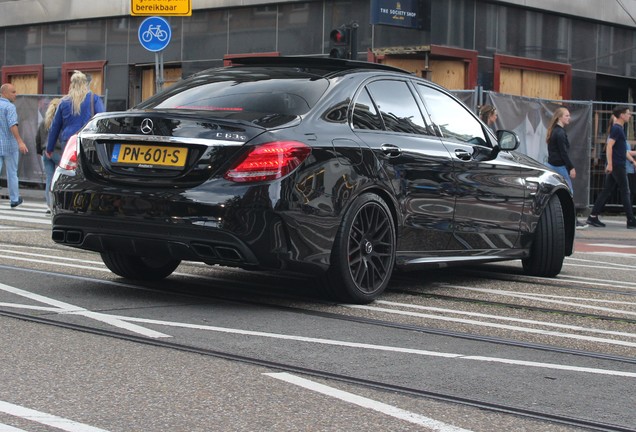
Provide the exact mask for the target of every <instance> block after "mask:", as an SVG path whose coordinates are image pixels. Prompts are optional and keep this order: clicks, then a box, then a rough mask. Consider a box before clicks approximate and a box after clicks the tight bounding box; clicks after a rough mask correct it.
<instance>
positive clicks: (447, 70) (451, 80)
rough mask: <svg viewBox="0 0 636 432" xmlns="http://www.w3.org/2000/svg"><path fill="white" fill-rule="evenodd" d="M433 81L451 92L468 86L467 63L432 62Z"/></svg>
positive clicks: (451, 61) (450, 61)
mask: <svg viewBox="0 0 636 432" xmlns="http://www.w3.org/2000/svg"><path fill="white" fill-rule="evenodd" d="M430 67H431V71H432V74H431V81H433V82H434V83H436V84H439V85H441V86H443V87H446V88H447V89H451V90H463V89H464V88H465V86H466V63H464V62H463V61H453V60H431V62H430Z"/></svg>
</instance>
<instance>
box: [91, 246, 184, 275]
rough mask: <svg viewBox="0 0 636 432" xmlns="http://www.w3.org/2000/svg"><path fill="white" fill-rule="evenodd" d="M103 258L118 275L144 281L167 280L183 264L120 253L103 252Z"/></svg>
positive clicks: (171, 260)
mask: <svg viewBox="0 0 636 432" xmlns="http://www.w3.org/2000/svg"><path fill="white" fill-rule="evenodd" d="M101 256H102V261H104V264H106V267H108V269H109V270H110V271H112V272H113V273H115V274H116V275H118V276H121V277H124V278H126V279H135V280H144V281H156V280H161V279H165V278H167V277H168V276H170V275H171V274H172V272H174V271H175V269H176V268H177V267H178V266H179V264H180V263H181V261H180V260H173V259H161V258H145V257H139V256H135V255H126V254H122V253H119V252H102V253H101Z"/></svg>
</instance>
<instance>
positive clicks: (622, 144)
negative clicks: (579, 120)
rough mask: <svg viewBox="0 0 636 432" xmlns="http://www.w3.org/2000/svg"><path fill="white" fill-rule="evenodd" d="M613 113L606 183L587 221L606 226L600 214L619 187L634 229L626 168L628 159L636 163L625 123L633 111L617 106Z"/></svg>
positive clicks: (590, 223) (631, 227)
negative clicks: (628, 143) (629, 146)
mask: <svg viewBox="0 0 636 432" xmlns="http://www.w3.org/2000/svg"><path fill="white" fill-rule="evenodd" d="M612 114H613V115H614V117H615V120H614V124H613V125H612V126H611V128H610V132H609V136H608V138H607V147H606V150H605V154H606V155H607V166H606V167H605V173H606V174H605V185H604V186H603V190H602V191H601V194H600V195H599V196H598V197H597V198H596V202H595V203H594V207H593V208H592V212H591V213H590V216H589V217H588V218H587V223H588V224H589V225H592V226H595V227H604V226H605V224H604V223H603V222H601V221H600V220H599V218H598V215H599V214H600V213H602V212H603V209H604V208H605V203H606V202H607V200H608V199H609V197H610V196H611V195H612V193H614V191H615V190H616V188H617V187H618V189H619V191H620V196H621V200H622V201H623V208H624V209H625V216H626V218H627V228H628V229H634V228H636V219H634V211H633V209H632V201H631V197H630V191H629V184H628V182H627V172H626V169H625V166H626V163H627V162H626V161H627V160H629V161H631V162H632V164H636V161H635V160H634V158H633V156H632V155H631V154H630V153H629V152H628V147H627V136H626V135H625V123H627V122H628V121H629V119H630V118H631V116H632V113H631V111H630V110H629V108H628V107H626V106H617V107H615V108H614V110H613V112H612Z"/></svg>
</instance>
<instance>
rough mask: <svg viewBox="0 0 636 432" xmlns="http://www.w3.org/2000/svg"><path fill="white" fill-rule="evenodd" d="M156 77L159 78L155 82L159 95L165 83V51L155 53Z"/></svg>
mask: <svg viewBox="0 0 636 432" xmlns="http://www.w3.org/2000/svg"><path fill="white" fill-rule="evenodd" d="M155 77H156V78H157V79H156V80H155V82H156V85H157V90H156V92H157V93H159V92H160V91H161V90H163V83H164V79H163V51H159V52H156V53H155Z"/></svg>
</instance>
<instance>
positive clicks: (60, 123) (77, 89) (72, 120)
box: [45, 71, 104, 162]
mask: <svg viewBox="0 0 636 432" xmlns="http://www.w3.org/2000/svg"><path fill="white" fill-rule="evenodd" d="M100 112H104V104H103V103H102V100H101V99H100V98H99V96H97V95H96V94H93V93H92V92H91V91H90V89H89V87H88V78H87V77H86V75H85V74H84V73H82V72H80V71H75V72H74V73H73V75H72V76H71V85H70V87H69V90H68V94H67V95H66V96H64V97H63V98H62V100H61V101H60V105H59V106H58V108H57V111H55V117H54V118H53V122H52V123H51V128H50V129H49V137H48V140H47V145H46V152H45V157H47V158H49V159H51V158H52V157H53V150H54V149H55V143H56V142H57V141H58V140H59V141H60V146H61V149H62V152H63V151H64V147H65V146H66V142H67V141H68V139H69V138H70V137H71V136H73V135H74V134H76V133H77V132H79V131H80V129H82V128H83V127H84V125H85V124H86V123H88V121H89V120H90V119H91V117H93V115H95V114H97V113H100ZM58 162H59V160H58Z"/></svg>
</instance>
